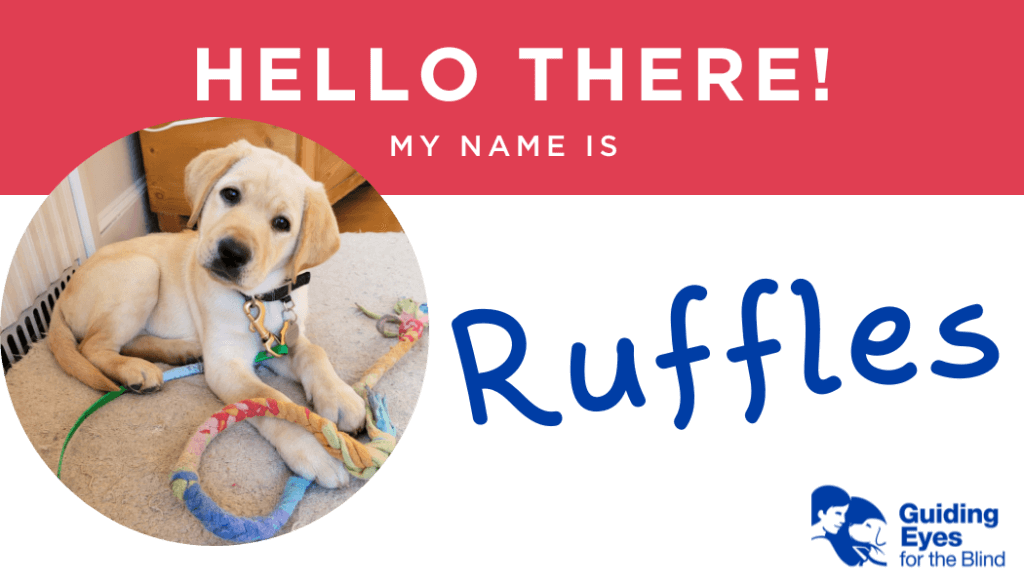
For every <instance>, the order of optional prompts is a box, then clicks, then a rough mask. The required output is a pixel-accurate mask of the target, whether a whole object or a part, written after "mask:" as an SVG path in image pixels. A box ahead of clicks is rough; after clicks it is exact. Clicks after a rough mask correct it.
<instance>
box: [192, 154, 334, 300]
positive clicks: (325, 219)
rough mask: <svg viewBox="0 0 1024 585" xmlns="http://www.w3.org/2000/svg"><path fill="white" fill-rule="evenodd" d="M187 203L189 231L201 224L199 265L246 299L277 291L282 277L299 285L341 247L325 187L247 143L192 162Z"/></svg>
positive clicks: (281, 158) (284, 159) (292, 165)
mask: <svg viewBox="0 0 1024 585" xmlns="http://www.w3.org/2000/svg"><path fill="white" fill-rule="evenodd" d="M185 196H186V197H187V198H188V201H189V203H190V204H191V205H192V217H191V218H189V220H188V226H189V227H192V226H194V225H195V224H196V223H197V222H198V223H199V246H198V248H197V252H196V254H197V257H196V260H197V262H198V263H199V264H200V266H202V267H203V268H205V269H206V270H207V271H209V273H210V275H211V276H213V277H214V278H215V279H217V280H219V281H220V282H223V283H225V284H227V285H229V286H232V287H233V288H236V289H238V290H241V291H244V292H250V293H251V292H265V291H263V290H262V288H261V287H269V288H273V287H277V286H279V285H280V282H267V281H268V278H269V279H272V280H273V279H276V278H277V277H276V276H274V277H273V278H272V275H274V274H275V273H281V274H283V275H285V276H287V277H291V278H294V277H295V276H296V275H297V274H298V273H299V272H301V271H303V270H305V269H307V268H310V267H313V266H316V265H318V264H321V263H323V262H325V261H326V260H327V259H328V258H330V257H331V255H333V254H334V253H335V252H336V251H337V250H338V247H339V246H340V240H339V237H338V222H337V220H335V219H334V213H333V212H332V211H331V207H330V204H329V202H328V200H327V193H326V192H325V191H324V186H323V185H322V184H320V183H318V182H316V181H313V180H312V179H310V178H309V176H307V175H306V173H305V172H304V171H303V170H302V168H301V167H299V166H298V165H296V164H295V163H293V162H292V161H291V160H289V159H288V158H287V157H286V156H284V155H282V154H278V153H276V152H274V151H272V150H269V149H266V148H257V147H255V146H253V145H251V144H249V143H248V142H246V141H245V140H239V141H237V142H234V143H232V144H230V145H228V146H226V147H224V148H218V149H215V150H208V151H206V152H204V153H202V154H200V155H199V156H197V157H196V158H195V159H193V160H192V162H190V163H189V164H188V167H186V169H185ZM200 217H201V218H202V221H199V219H200Z"/></svg>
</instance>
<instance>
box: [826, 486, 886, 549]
mask: <svg viewBox="0 0 1024 585" xmlns="http://www.w3.org/2000/svg"><path fill="white" fill-rule="evenodd" d="M885 529H886V524H885V516H883V515H882V511H881V510H879V509H878V507H877V506H875V505H874V504H872V503H871V502H869V501H868V500H865V499H864V498H859V497H856V496H854V497H851V496H850V495H849V494H848V493H846V491H845V490H843V489H842V488H839V487H836V486H834V485H823V486H821V487H819V488H818V489H816V490H814V492H813V493H812V494H811V542H812V543H813V544H814V545H815V546H819V547H831V549H832V551H833V552H834V553H835V554H836V556H838V557H839V560H841V561H842V562H844V563H846V564H847V565H849V566H851V567H860V566H870V565H878V566H883V567H884V566H886V564H887V563H886V559H885V551H884V550H883V547H884V546H885V544H886V535H885Z"/></svg>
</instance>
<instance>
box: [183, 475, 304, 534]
mask: <svg viewBox="0 0 1024 585" xmlns="http://www.w3.org/2000/svg"><path fill="white" fill-rule="evenodd" d="M178 479H183V480H185V481H187V482H189V486H188V487H187V488H185V493H184V497H183V498H182V499H183V501H184V502H185V506H186V507H187V508H188V510H189V512H192V515H193V516H195V517H196V518H197V519H198V520H199V521H200V522H202V524H203V527H204V528H206V529H207V530H209V531H210V532H212V533H214V534H216V535H217V536H219V537H221V538H223V539H224V540H230V541H232V542H239V543H242V542H256V541H257V540H266V539H268V538H270V537H272V536H274V535H275V534H277V531H278V530H281V527H282V526H284V525H285V523H286V522H288V519H289V518H291V516H292V512H294V511H295V506H296V505H298V503H299V500H301V499H302V496H303V495H305V493H306V488H308V487H309V486H310V484H311V483H312V481H311V480H308V479H303V478H301V477H299V476H292V477H290V478H289V479H288V484H287V485H285V488H284V492H283V493H282V494H281V500H280V501H279V502H278V503H277V507H276V508H274V511H273V512H271V513H270V514H269V515H267V516H256V517H253V518H239V517H237V516H232V515H231V514H229V513H227V512H225V511H224V509H223V508H221V507H220V506H218V505H217V502H214V501H213V499H212V498H210V496H208V495H206V492H204V491H203V489H202V488H201V487H199V476H198V475H196V474H195V473H192V472H190V471H179V472H178V473H175V474H174V475H173V476H172V477H171V482H174V481H175V480H178Z"/></svg>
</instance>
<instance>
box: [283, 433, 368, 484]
mask: <svg viewBox="0 0 1024 585" xmlns="http://www.w3.org/2000/svg"><path fill="white" fill-rule="evenodd" d="M296 429H298V427H296ZM298 430H300V431H301V432H302V434H300V435H294V436H292V437H290V440H288V441H287V442H285V443H284V444H280V445H278V446H277V451H278V453H280V454H281V458H282V459H284V462H285V464H287V465H288V467H289V468H290V469H291V470H292V471H293V472H294V473H295V474H296V475H300V476H302V477H304V478H306V479H311V480H315V481H316V482H317V483H318V484H320V485H321V486H323V487H325V488H340V487H345V486H346V485H348V481H349V479H351V477H352V476H351V475H349V473H348V471H347V470H346V469H345V465H344V464H343V463H342V462H341V461H338V460H337V459H335V458H334V457H331V456H330V455H328V454H327V451H325V450H324V448H323V447H322V446H320V443H318V442H317V440H316V437H314V436H313V435H311V434H309V433H307V432H306V431H304V430H302V429H298Z"/></svg>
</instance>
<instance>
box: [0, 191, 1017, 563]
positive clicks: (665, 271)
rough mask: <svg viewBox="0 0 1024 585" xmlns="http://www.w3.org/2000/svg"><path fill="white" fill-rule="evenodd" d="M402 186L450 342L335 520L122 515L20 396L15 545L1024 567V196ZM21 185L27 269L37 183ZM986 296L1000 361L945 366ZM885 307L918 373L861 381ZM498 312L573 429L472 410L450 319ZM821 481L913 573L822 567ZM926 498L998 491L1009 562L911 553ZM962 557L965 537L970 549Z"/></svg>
mask: <svg viewBox="0 0 1024 585" xmlns="http://www.w3.org/2000/svg"><path fill="white" fill-rule="evenodd" d="M386 199H387V202H388V203H389V205H391V207H392V209H393V210H394V212H395V214H396V215H397V217H398V219H399V220H400V221H401V223H402V225H403V226H404V228H405V229H406V232H407V234H408V235H409V238H410V240H411V241H412V244H413V247H414V249H415V251H416V254H417V257H418V259H419V262H420V267H421V270H422V272H423V276H424V279H425V281H426V286H427V291H428V295H429V298H428V301H429V304H430V316H431V331H430V333H429V335H430V357H429V365H428V369H427V375H426V381H425V384H424V388H423V391H422V394H421V397H420V401H419V404H418V406H417V408H416V412H415V414H414V417H413V419H412V422H411V423H410V425H409V428H408V429H407V430H406V431H405V435H404V437H403V440H402V442H401V443H400V445H399V447H398V449H397V450H396V452H395V454H394V455H393V456H392V458H391V459H390V460H389V462H388V464H387V465H386V466H385V467H384V468H383V469H382V470H381V472H380V473H379V474H378V475H377V476H376V477H375V478H374V479H373V480H372V481H371V482H370V483H369V485H368V486H366V487H365V488H364V489H362V490H361V491H360V492H359V493H358V494H357V495H355V496H354V497H353V498H352V499H351V500H350V501H349V502H348V503H346V504H345V505H343V506H342V507H341V508H339V509H338V510H336V511H335V512H333V513H331V514H330V515H329V516H327V517H326V518H324V519H322V520H320V521H318V522H316V523H314V524H312V525H310V526H308V527H305V528H303V529H301V530H299V531H297V532H295V533H293V534H290V535H286V536H284V537H282V538H277V539H273V540H271V541H268V542H264V543H256V544H249V545H244V546H241V547H237V546H236V547H189V546H184V545H178V544H173V543H168V542H164V541H161V540H157V539H153V538H151V537H147V536H143V535H141V534H138V533H136V532H133V531H131V530H128V529H126V528H123V527H121V526H120V525H118V524H116V523H114V522H113V521H111V520H108V519H107V518H105V517H103V516H102V515H100V514H99V513H97V512H95V511H93V510H92V509H91V508H89V507H88V506H86V505H85V504H83V503H82V502H81V501H80V500H78V498H76V497H74V496H73V495H72V494H70V493H69V492H68V491H67V490H66V489H64V488H63V486H62V485H61V484H60V482H59V480H57V479H56V477H54V476H53V474H52V473H51V472H50V471H49V470H48V469H47V468H46V466H45V465H44V464H43V463H42V460H41V459H40V458H39V457H38V456H37V455H36V453H35V451H34V450H33V449H32V447H31V445H30V444H29V442H28V440H27V438H26V436H25V435H24V433H23V432H22V430H21V428H20V425H19V423H18V421H17V418H16V416H15V415H14V412H13V409H12V408H11V405H10V402H9V399H7V400H4V401H2V404H0V433H2V435H0V438H2V440H3V442H4V445H5V450H6V454H7V458H6V464H7V471H6V472H5V474H4V482H3V483H2V485H3V487H2V490H3V491H2V498H3V499H2V501H3V502H4V506H5V507H6V508H7V514H6V516H7V520H8V522H7V531H6V532H7V535H6V536H5V540H7V541H8V542H9V546H8V547H7V548H6V553H5V557H7V558H8V559H9V562H10V563H13V565H14V566H15V567H19V568H28V567H31V566H36V567H37V570H44V571H53V572H56V571H60V572H61V573H64V574H65V575H66V576H70V573H71V572H73V571H79V570H80V571H81V572H85V573H91V572H94V571H96V570H97V569H100V570H101V571H102V573H101V574H103V575H104V576H105V577H106V578H108V579H113V580H114V581H121V580H128V579H144V580H146V581H149V582H157V583H162V582H175V583H181V582H182V581H183V580H187V579H208V578H210V577H213V578H216V579H222V580H231V581H234V580H236V579H238V578H239V576H240V575H246V576H248V575H253V576H256V575H258V576H260V577H266V579H264V581H270V580H272V579H273V580H279V581H281V582H285V581H287V582H290V583H294V582H299V581H300V580H306V579H312V578H316V579H326V580H331V579H338V580H341V581H343V582H351V580H352V579H374V580H378V579H381V580H393V581H394V582H397V583H402V582H418V581H422V580H426V579H430V580H431V581H440V580H441V579H444V580H445V582H457V583H478V582H524V581H530V582H543V583H547V582H556V581H564V580H566V579H573V580H580V581H586V582H617V583H627V582H628V583H633V582H637V581H653V582H656V583H662V582H681V581H684V580H688V581H691V582H693V580H694V578H696V579H697V581H696V582H721V581H733V580H736V579H738V578H746V579H763V580H770V581H773V582H774V581H778V582H782V581H796V582H809V581H812V580H813V581H814V582H832V581H839V582H845V581H851V582H856V581H860V582H863V581H865V580H867V579H870V580H872V581H876V582H883V583H884V582H895V581H900V582H904V581H920V582H944V581H948V582H963V581H965V580H967V579H970V580H971V581H976V580H990V581H993V582H1020V579H1021V577H1022V576H1024V571H1022V570H1021V568H1020V567H1021V566H1024V538H1022V536H1024V532H1022V529H1021V525H1022V522H1024V521H1022V519H1021V511H1022V509H1024V507H1022V506H1021V504H1020V501H1019V500H1020V498H1021V497H1022V496H1024V490H1022V487H1024V480H1022V479H1021V474H1020V472H1019V468H1020V461H1021V457H1020V447H1021V436H1022V432H1021V429H1020V420H1021V413H1022V407H1024V398H1022V395H1021V391H1022V382H1021V380H1022V372H1021V367H1020V365H1019V364H1020V356H1021V355H1022V354H1024V340H1022V338H1024V335H1022V328H1021V325H1022V323H1024V319H1022V317H1024V311H1022V308H1021V306H1022V305H1021V299H1020V296H1021V287H1020V283H1021V280H1022V279H1021V277H1020V276H1019V271H1020V261H1019V255H1018V250H1019V249H1020V240H1021V236H1020V228H1019V222H1020V218H1021V213H1020V212H1021V207H1022V206H1021V200H1020V199H1018V198H1010V197H1003V198H981V197H969V198H954V197H941V198H934V197H907V198H894V197H793V198H779V197H706V198H702V197H638V196H630V197H582V196H565V197H547V196H543V197H542V196H521V197H500V196H486V197H483V196H481V197H471V196H452V197H437V196H429V197H427V196H394V197H387V198H386ZM2 202H3V205H4V206H5V212H4V213H3V214H2V216H0V221H2V222H3V229H2V230H0V234H2V236H0V237H2V239H0V265H2V266H3V269H4V271H6V268H7V266H8V265H9V263H10V258H11V256H12V254H13V250H14V247H15V246H16V244H17V241H18V240H19V238H20V235H21V234H22V233H23V231H24V228H25V226H26V225H27V222H28V220H29V218H30V216H31V214H32V213H34V211H35V209H37V208H38V206H39V205H40V204H41V202H42V198H41V197H9V196H8V197H4V198H3V200H2ZM760 278H771V279H773V280H775V281H776V282H777V283H778V285H779V290H778V292H777V293H775V294H774V295H765V296H762V297H761V302H760V305H759V308H758V328H759V332H760V337H761V339H769V338H775V339H778V340H779V341H780V343H781V344H782V351H781V352H780V353H778V354H775V355H771V356H767V357H766V358H764V364H765V375H766V379H767V397H766V402H765V408H764V412H763V414H762V416H761V419H760V421H758V422H757V423H756V424H749V423H747V422H746V421H745V420H744V411H745V410H746V408H747V403H748V401H749V398H750V381H749V378H748V375H747V368H746V364H745V363H738V364H733V363H731V362H729V361H728V360H727V359H726V355H725V354H726V351H727V350H729V349H731V348H733V347H736V346H738V345H741V343H742V336H741V328H740V327H741V322H740V304H741V300H742V297H743V293H744V291H745V290H746V288H747V286H749V285H750V284H751V283H752V282H754V281H755V280H758V279H760ZM798 278H804V279H807V280H809V281H810V282H811V283H812V284H813V285H814V287H815V289H816V291H817V294H818V300H819V303H820V306H821V328H822V342H821V356H822V357H821V372H822V377H827V376H829V375H837V376H839V377H840V378H841V379H842V382H843V384H842V387H841V388H840V389H839V390H838V391H836V392H834V393H832V394H829V395H826V396H818V395H815V394H813V393H812V392H811V391H810V390H808V389H807V387H806V385H805V384H804V381H803V348H804V319H803V307H802V304H801V301H800V298H799V297H797V296H796V295H794V294H793V293H792V292H790V285H791V284H792V282H793V281H794V280H795V279H798ZM691 284H700V285H702V286H704V287H705V288H706V289H707V290H708V297H707V299H705V300H704V301H700V302H692V303H691V304H690V307H689V310H688V336H689V341H690V345H691V346H694V345H706V346H708V348H709V349H710V351H711V357H710V358H709V359H708V360H705V361H702V362H697V363H695V364H693V372H694V379H695V386H696V405H695V409H694V413H693V418H692V420H691V423H690V426H689V427H688V428H687V429H685V430H682V431H680V430H677V429H676V428H675V427H674V426H673V424H672V421H673V418H674V416H675V414H676V410H677V408H678V405H679V389H678V385H677V382H676V377H675V371H674V370H662V369H660V368H658V367H657V366H656V365H655V363H654V359H655V357H657V356H658V355H661V354H663V353H667V352H669V351H671V349H672V345H671V337H670V335H671V332H670V328H669V311H670V309H671V304H672V299H673V298H674V296H675V294H676V293H677V292H678V291H679V290H681V289H682V288H684V287H685V286H687V285H691ZM976 303H980V304H981V305H982V306H983V307H984V315H983V316H982V317H981V318H980V319H978V320H976V321H972V322H970V323H968V324H966V325H964V326H962V327H961V329H964V330H968V331H974V332H978V333H981V334H984V335H986V336H987V337H989V338H990V339H992V340H993V341H995V343H996V344H997V345H998V347H999V351H1000V359H999V363H998V365H997V366H996V368H995V369H994V370H992V371H991V372H989V373H987V374H985V375H983V376H981V377H979V378H974V379H969V380H950V379H946V378H941V377H938V376H936V375H934V374H932V373H931V371H930V366H931V363H932V362H933V361H934V360H937V359H942V360H945V361H949V362H958V363H965V362H973V361H975V360H976V359H978V357H980V353H979V352H977V351H976V350H972V349H965V348H956V347H952V346H950V345H948V344H946V343H945V342H944V341H943V340H942V339H941V337H940V336H939V332H938V327H939V323H940V322H941V321H942V320H943V319H944V318H945V317H946V316H947V315H949V314H950V313H952V312H953V311H956V310H958V309H961V308H963V307H965V306H968V305H972V304H976ZM884 306H897V307H900V308H902V309H903V310H904V311H906V312H907V313H908V314H909V315H910V319H911V332H910V338H909V339H908V341H907V342H906V343H905V344H904V346H903V347H901V348H900V349H899V350H898V351H897V352H896V353H895V354H893V355H890V356H885V357H883V358H872V362H873V363H874V364H875V365H877V366H879V367H885V368H895V367H898V366H900V365H902V364H903V363H906V362H908V361H912V362H914V363H915V364H916V365H917V368H918V373H917V375H916V376H915V377H914V378H913V379H912V380H910V381H909V382H907V383H904V384H900V385H898V386H880V385H876V384H873V383H870V382H868V381H866V380H864V379H863V378H861V377H860V376H859V375H858V374H857V373H856V371H855V370H854V368H853V365H852V362H851V360H850V342H851V340H852V337H853V333H854V331H855V329H856V327H857V325H858V323H859V322H860V320H861V319H863V318H864V316H866V315H867V314H868V313H870V312H871V311H873V310H875V309H878V308H880V307H884ZM478 308H489V309H497V310H501V311H504V312H506V313H508V314H510V315H512V316H513V317H515V318H516V319H517V320H518V321H519V323H520V324H522V326H523V328H524V329H525V330H526V335H527V339H528V345H527V353H526V360H525V362H524V364H523V366H522V367H521V368H520V370H519V371H518V372H517V373H516V374H515V375H514V376H513V377H512V378H511V381H512V382H513V383H514V384H515V385H516V387H517V388H519V389H520V390H521V391H522V392H523V393H525V394H526V395H527V396H528V397H529V398H530V399H531V400H532V401H533V402H534V403H535V404H537V405H538V406H540V407H541V408H544V409H546V410H558V411H559V412H561V413H562V415H563V417H564V420H563V422H562V424H561V425H559V426H557V427H553V428H547V427H542V426H540V425H537V424H535V423H532V422H530V421H529V420H527V419H526V418H525V417H524V416H522V415H520V414H519V413H518V412H517V411H516V410H515V409H514V408H512V407H511V406H510V405H509V404H508V403H507V402H506V401H505V400H504V399H503V398H501V397H500V396H498V395H497V394H496V393H494V392H490V391H486V400H487V413H488V416H489V421H488V422H487V423H486V424H485V425H482V426H481V425H477V424H475V423H474V422H473V420H472V417H471V414H470V407H469V400H468V397H467V392H466V386H465V382H464V379H463V376H462V372H461V368H460V364H459V359H458V355H457V351H456V348H455V343H454V337H453V334H452V329H451V322H452V320H453V319H454V318H455V317H456V316H457V315H459V314H460V313H462V312H464V311H467V310H471V309H478ZM889 330H891V326H890V327H889V329H880V330H879V331H878V332H877V333H876V335H875V336H874V338H876V339H878V338H881V337H882V336H883V335H887V334H888V331H889ZM471 333H472V338H473V340H474V343H475V348H476V351H477V355H478V358H479V360H480V367H481V370H486V369H490V368H492V367H494V366H496V365H498V364H499V363H501V362H502V361H503V360H504V358H505V356H506V355H507V352H508V349H509V346H510V344H509V341H508V337H507V336H506V335H504V334H503V333H502V332H501V331H500V330H497V329H496V328H494V327H491V326H486V325H481V326H478V327H474V328H473V329H471ZM622 337H628V338H629V339H630V340H632V342H633V343H634V345H635V346H636V361H637V370H638V377H639V380H640V383H641V386H642V388H643V391H644V394H645V396H646V398H647V404H646V405H644V406H642V407H640V408H634V407H633V406H632V405H630V404H629V402H628V400H623V401H622V402H621V403H620V404H619V405H618V406H616V407H615V408H613V409H611V410H609V411H606V412H602V413H593V412H588V411H585V410H584V409H583V408H582V407H580V406H579V405H578V404H576V402H575V400H574V398H573V395H572V390H571V386H570V383H569V353H570V348H571V346H572V344H573V343H574V342H582V343H584V344H586V346H587V368H586V372H587V382H588V384H589V386H590V388H591V392H592V393H594V394H603V393H604V392H606V391H607V389H608V387H609V386H610V384H611V380H612V378H613V376H614V371H615V344H616V342H617V341H618V340H619V339H620V338H622ZM822 484H835V485H839V486H841V487H843V488H844V489H846V490H847V491H848V492H850V493H851V494H852V495H858V496H861V497H865V498H867V499H868V500H871V501H872V502H874V503H875V504H877V505H878V506H879V507H880V508H881V509H882V511H883V512H884V513H885V514H886V518H887V520H888V521H889V542H890V544H889V545H888V547H887V551H888V553H889V556H890V567H888V568H885V569H876V568H874V567H865V568H847V567H845V566H844V565H842V564H841V563H839V561H838V560H836V562H835V565H834V566H825V567H821V566H815V567H814V568H813V569H812V567H811V565H810V564H809V558H810V554H811V553H810V551H809V549H808V529H809V523H808V521H807V516H808V508H809V505H808V504H809V500H810V494H811V491H812V490H813V489H814V488H815V487H818V486H819V485H822ZM906 502H914V503H916V504H918V505H919V506H920V507H929V506H934V505H935V504H937V503H942V504H944V505H949V504H952V503H954V502H963V503H966V504H968V506H970V507H982V508H986V507H997V508H999V512H1000V525H999V527H998V528H996V529H994V530H987V529H985V528H981V527H978V526H976V525H972V526H966V527H964V526H961V527H960V530H961V532H962V533H963V535H964V536H963V539H964V546H963V549H964V550H984V551H985V552H986V553H997V552H1001V551H1003V550H1005V551H1006V558H1007V567H1006V568H1002V569H992V568H988V569H965V568H960V567H957V568H955V569H931V568H928V567H924V568H915V569H908V568H900V567H899V566H898V565H899V562H898V555H899V551H900V550H901V548H900V547H899V542H898V541H899V530H900V527H901V526H902V523H901V522H900V521H899V519H898V518H897V517H896V512H897V510H898V509H899V506H900V505H902V504H903V503H906ZM922 528H923V529H926V530H930V529H931V528H929V527H928V526H922ZM937 528H946V529H956V527H947V526H939V527H937ZM12 545H13V546H14V548H12ZM107 551H108V552H107ZM943 551H944V552H945V553H947V554H948V553H954V554H957V556H958V558H959V551H958V550H956V549H949V548H946V549H944V550H943ZM56 558H59V559H60V561H59V563H55V562H54V561H55V559H56ZM58 565H59V566H58ZM87 567H91V568H87ZM307 569H308V570H307ZM864 572H871V573H873V574H872V575H863V574H862V573H864ZM54 574H56V573H54Z"/></svg>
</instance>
